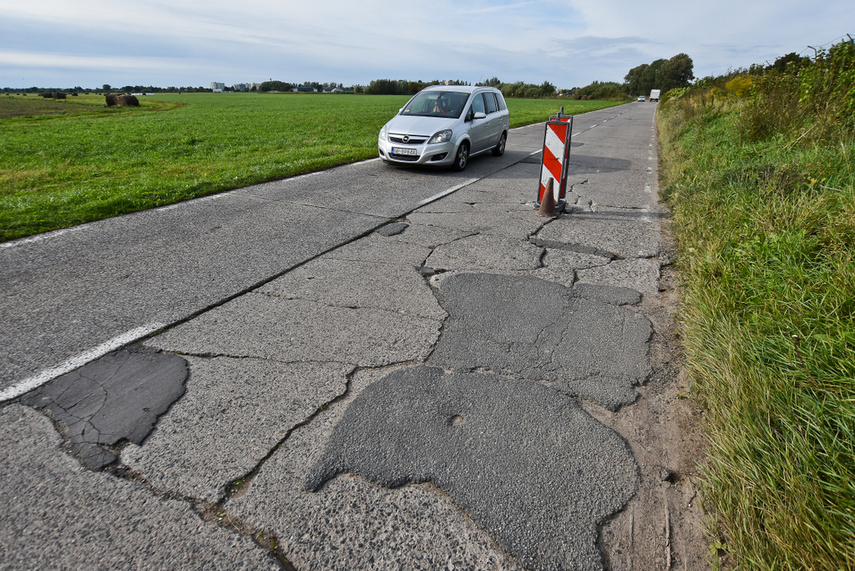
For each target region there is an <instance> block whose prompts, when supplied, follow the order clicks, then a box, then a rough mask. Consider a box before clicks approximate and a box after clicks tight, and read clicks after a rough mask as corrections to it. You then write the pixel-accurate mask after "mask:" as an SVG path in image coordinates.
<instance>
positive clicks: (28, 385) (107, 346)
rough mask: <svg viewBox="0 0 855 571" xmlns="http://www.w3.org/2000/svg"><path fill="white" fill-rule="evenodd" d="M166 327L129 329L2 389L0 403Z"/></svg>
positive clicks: (162, 325)
mask: <svg viewBox="0 0 855 571" xmlns="http://www.w3.org/2000/svg"><path fill="white" fill-rule="evenodd" d="M163 327H166V325H165V324H163V323H149V324H148V325H143V326H142V327H137V328H136V329H131V330H130V331H128V332H126V333H122V334H121V335H118V336H116V337H113V338H112V339H110V340H108V341H106V342H104V343H102V344H100V345H98V346H97V347H93V348H92V349H89V350H88V351H84V352H83V353H80V354H78V355H75V356H73V357H71V358H69V359H67V360H66V361H64V362H63V363H60V364H59V365H56V366H54V367H51V368H49V369H45V370H43V371H41V372H39V373H37V374H35V375H33V376H32V377H28V378H26V379H24V380H23V381H20V382H18V383H17V384H14V385H12V386H11V387H9V388H7V389H3V390H2V391H0V402H3V401H7V400H9V399H13V398H16V397H19V396H21V395H22V394H25V393H28V392H30V391H31V390H33V389H36V388H38V387H40V386H42V385H43V384H45V383H47V382H48V381H52V380H53V379H55V378H57V377H58V376H60V375H64V374H65V373H68V372H69V371H73V370H74V369H76V368H78V367H81V366H83V365H85V364H86V363H88V362H89V361H92V360H95V359H97V358H98V357H103V356H104V355H106V354H107V353H109V352H110V351H115V350H116V349H118V348H119V347H122V346H123V345H127V344H128V343H130V342H132V341H136V340H137V339H140V338H142V337H145V336H146V335H148V334H150V333H153V332H155V331H157V330H158V329H162V328H163Z"/></svg>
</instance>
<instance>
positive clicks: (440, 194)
mask: <svg viewBox="0 0 855 571" xmlns="http://www.w3.org/2000/svg"><path fill="white" fill-rule="evenodd" d="M479 180H481V179H480V178H470V179H469V180H467V181H465V182H462V183H460V184H458V185H457V186H452V187H451V188H447V189H445V190H443V191H442V192H438V193H436V194H434V195H433V196H431V197H428V198H425V199H424V200H422V201H421V202H419V206H424V205H425V204H430V203H431V202H433V201H434V200H439V199H440V198H442V197H443V196H448V195H449V194H451V193H452V192H455V191H458V190H460V189H461V188H463V187H464V186H469V185H470V184H472V183H473V182H478V181H479Z"/></svg>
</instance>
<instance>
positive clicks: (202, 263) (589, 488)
mask: <svg viewBox="0 0 855 571" xmlns="http://www.w3.org/2000/svg"><path fill="white" fill-rule="evenodd" d="M653 110H654V106H646V105H644V104H629V105H624V106H621V107H618V108H614V109H610V110H604V111H600V112H596V113H591V114H587V115H584V116H580V117H577V118H576V121H575V123H576V126H575V130H576V133H575V134H574V142H573V148H572V151H571V173H570V177H569V184H570V191H569V193H568V210H567V212H565V213H564V214H563V215H562V216H560V217H559V218H557V219H554V220H547V219H544V218H540V217H536V216H535V213H534V209H533V200H534V198H535V192H536V188H537V186H536V185H537V181H538V177H539V155H538V154H537V152H538V151H539V146H540V144H541V143H542V125H539V126H537V125H536V126H530V127H527V128H522V129H517V130H515V131H514V132H513V133H512V136H511V138H510V140H509V142H508V151H507V153H506V154H505V156H504V157H501V158H500V159H495V158H493V157H483V158H479V159H475V160H473V161H472V163H471V164H470V167H469V169H468V170H467V171H466V172H465V173H463V174H452V173H444V172H442V173H436V172H432V171H429V172H425V171H412V170H398V169H392V168H389V167H386V166H384V165H382V164H380V163H378V162H377V161H370V162H366V163H360V164H358V165H352V166H349V167H342V168H339V169H332V170H331V171H326V172H325V173H320V174H317V175H312V176H308V177H298V178H297V179H290V180H286V181H279V182H274V183H269V184H266V185H259V186H256V187H250V188H247V189H242V190H240V191H235V192H234V193H228V194H227V195H222V196H219V197H215V198H211V199H203V200H200V201H192V202H190V203H186V204H182V205H177V206H175V207H169V208H166V209H159V210H155V211H150V212H147V213H140V214H137V215H131V216H128V217H123V218H121V219H114V220H109V221H104V222H102V223H96V224H92V225H86V226H85V227H80V228H76V229H72V230H70V231H68V232H63V233H54V234H52V235H49V236H44V237H38V238H36V239H35V240H32V241H19V242H17V243H11V244H9V245H6V247H4V248H3V249H2V250H0V258H3V265H2V267H3V268H4V269H3V271H2V273H0V282H2V283H3V285H4V289H5V292H6V293H5V296H4V298H3V301H2V304H0V307H2V309H3V312H2V315H3V320H4V322H5V323H4V327H2V328H0V335H2V336H5V338H4V339H3V340H2V341H3V344H2V345H0V346H3V347H4V350H3V353H2V355H0V358H2V370H3V378H2V380H0V382H2V385H0V389H2V392H0V396H2V399H3V400H2V404H0V431H2V434H3V438H4V446H3V447H2V463H0V464H2V466H3V468H2V469H0V494H2V496H3V497H4V498H8V499H9V501H7V509H5V510H3V513H0V546H2V547H0V566H2V567H4V568H21V569H24V568H36V567H42V566H45V565H47V566H50V565H54V564H55V566H58V567H80V566H83V567H86V566H93V565H96V563H97V564H101V563H102V562H103V561H110V562H111V563H115V564H116V565H118V566H133V567H179V566H180V567H182V568H199V569H202V568H205V569H211V568H224V569H235V568H248V569H249V568H252V569H256V568H267V567H270V568H277V567H278V568H286V569H292V568H296V569H300V570H308V569H397V568H400V569H523V568H524V569H601V568H604V567H607V568H611V569H621V568H628V569H629V568H633V566H635V568H646V567H644V565H645V562H647V561H652V560H658V559H657V558H659V557H660V554H661V549H662V548H661V547H658V548H655V549H656V550H657V551H656V553H655V554H654V555H653V556H651V557H649V558H646V559H643V558H640V557H642V556H640V555H638V554H637V553H635V552H633V551H632V550H627V555H626V556H623V555H621V553H622V551H621V549H618V548H617V547H612V546H617V545H620V546H623V545H625V544H626V543H627V542H629V543H630V544H632V543H634V542H635V543H640V542H638V541H637V540H636V538H635V536H634V535H633V534H634V533H637V532H635V531H633V530H634V529H635V527H640V526H634V525H628V526H623V527H622V525H623V524H621V523H620V522H621V521H622V518H623V517H624V516H623V515H622V514H625V513H627V512H628V511H632V513H635V509H636V508H635V507H633V508H632V509H631V510H628V509H627V505H628V504H631V503H632V502H633V501H634V500H633V498H635V497H640V496H645V494H644V493H641V492H640V491H639V490H642V491H643V490H646V489H648V488H649V487H650V485H649V484H648V483H647V480H646V479H647V475H646V474H647V468H646V464H647V463H646V461H645V462H644V463H640V462H639V461H638V459H637V457H636V456H637V450H638V446H637V443H636V442H635V441H634V440H628V439H630V438H631V436H630V435H629V434H622V433H621V432H620V431H619V430H616V429H615V428H614V427H612V426H609V424H619V422H617V423H616V422H608V421H606V420H607V419H613V418H616V417H615V415H618V414H620V413H621V411H624V410H632V409H633V407H637V406H638V405H637V404H636V401H637V399H638V398H639V392H638V391H639V390H640V389H639V388H640V387H641V386H642V385H644V384H645V383H646V382H648V380H649V379H650V378H651V376H653V375H654V374H655V370H656V367H653V366H652V365H651V356H650V343H651V337H652V336H653V335H654V330H655V323H654V322H652V321H651V319H650V317H649V316H648V315H647V313H649V309H648V308H649V307H655V306H656V304H657V303H658V302H657V299H658V295H659V279H660V269H661V267H662V265H663V263H667V260H665V261H663V258H662V252H661V248H660V238H659V237H660V218H661V216H662V214H661V212H660V209H659V206H658V205H657V202H656V192H657V185H656V180H657V174H656V162H655V133H654V123H653ZM457 187H459V188H457ZM452 188H456V190H455V191H454V192H452V193H450V194H447V195H444V194H445V193H446V192H447V190H448V189H452ZM439 195H444V196H443V197H442V198H439V199H435V197H436V196H439ZM33 292H35V293H33ZM13 332H14V333H13ZM128 343H131V344H130V345H129V346H128V347H127V348H126V349H121V347H122V346H123V345H126V344H128ZM123 380H124V382H123ZM114 382H116V383H118V384H116V385H113V384H112V383H114ZM138 389H139V390H141V392H142V393H145V395H142V396H138V395H137V390H138ZM142 389H144V390H142ZM68 399H70V400H68ZM48 419H50V420H48ZM51 420H52V421H53V424H51V422H50V421H51ZM87 423H88V424H87ZM116 426H121V430H119V429H117V428H115V427H116ZM152 428H153V430H152ZM102 435H108V436H103V437H102ZM69 454H71V455H75V456H76V457H77V458H78V460H79V462H80V463H78V462H77V461H76V460H73V459H72V456H70V455H69ZM111 462H112V463H111ZM81 463H82V465H83V466H85V467H88V468H90V469H94V470H97V469H99V468H102V467H104V466H105V465H108V464H109V465H108V466H107V468H106V470H105V471H95V472H93V471H87V470H85V469H84V468H83V467H81ZM672 480H674V479H673V478H672ZM666 485H668V486H671V481H669V482H667V483H666ZM687 485H688V484H687ZM681 493H682V491H681ZM84 498H85V499H84ZM659 507H660V506H659V505H658V504H657V505H656V506H654V508H655V509H651V510H648V511H644V510H645V509H646V508H642V512H640V513H647V514H648V515H649V514H650V513H653V512H654V511H655V510H656V509H659ZM49 522H50V523H49ZM607 522H618V523H617V524H614V523H612V524H610V527H609V530H608V533H603V526H604V525H605V524H606V523H607ZM670 529H671V528H670V527H669V528H668V540H667V541H668V542H671V541H672V539H671V531H670ZM627 530H629V531H627ZM645 533H648V532H645ZM657 533H659V531H657V530H656V529H654V530H653V531H650V532H649V533H648V536H649V537H648V536H644V538H643V539H645V540H648V541H650V542H654V543H655V542H656V540H657V539H658V538H657V537H656V534H657ZM93 534H98V539H97V541H98V543H99V546H98V548H97V549H94V550H93V549H90V548H89V547H87V546H86V545H88V543H87V542H91V541H92V540H93ZM627 534H629V535H627ZM165 537H169V538H170V539H169V540H165V539H164V538H165ZM606 537H608V538H609V539H608V540H607V539H605V538H606ZM271 540H273V541H274V542H275V545H276V549H268V548H269V547H270V542H271ZM45 545H51V546H53V547H52V548H51V549H45V548H44V546H45ZM57 549H59V550H61V552H62V553H61V555H60V556H59V557H57V556H56V555H54V552H55V551H56V550H57ZM636 549H637V551H638V552H639V553H641V550H642V549H645V547H638V548H636ZM666 549H667V550H668V553H667V555H668V557H667V559H668V561H672V552H673V551H674V548H673V547H671V546H670V545H668V546H666Z"/></svg>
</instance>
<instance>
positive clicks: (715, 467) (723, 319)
mask: <svg viewBox="0 0 855 571" xmlns="http://www.w3.org/2000/svg"><path fill="white" fill-rule="evenodd" d="M727 80H729V81H727ZM725 82H726V83H725ZM719 83H720V85H719V86H718V87H717V88H713V89H698V88H695V89H690V90H685V91H680V92H676V93H675V92H672V93H671V94H668V95H670V96H672V97H671V98H670V99H668V100H666V101H665V102H663V103H661V104H660V109H659V116H658V122H659V129H660V141H661V147H662V152H661V155H660V156H661V162H662V165H661V168H662V179H663V180H662V182H663V189H664V194H665V196H666V199H667V201H668V203H669V204H670V206H671V207H672V210H673V214H674V222H675V234H676V237H677V240H678V243H679V249H680V252H679V267H680V269H681V272H682V276H683V280H684V283H683V291H682V297H683V304H684V307H683V311H682V316H681V320H682V323H683V335H684V344H685V347H686V352H687V359H688V363H689V367H690V374H691V376H692V379H693V390H694V391H695V392H696V394H697V396H698V397H699V400H700V402H701V403H702V404H703V405H704V407H705V408H706V411H707V414H706V421H707V426H708V434H709V451H708V461H707V464H706V466H705V468H704V477H703V488H704V496H705V502H706V506H707V508H708V509H709V510H710V511H711V512H712V513H713V514H714V516H715V520H716V526H717V529H715V530H714V532H715V533H716V536H717V537H718V538H721V539H722V541H723V542H722V543H717V541H716V542H713V550H712V551H711V553H713V554H715V553H716V552H717V551H718V553H719V554H721V553H724V552H726V553H728V554H729V555H728V557H725V558H724V559H721V560H720V561H719V562H720V563H722V564H723V565H724V566H728V565H730V564H734V563H735V564H736V565H738V568H740V569H782V570H783V569H828V570H839V569H853V568H855V46H853V45H852V44H851V43H845V44H839V45H838V46H835V47H834V48H832V50H830V51H829V53H820V56H819V57H818V58H817V60H816V61H814V62H811V63H809V64H808V65H807V66H805V67H802V68H801V69H796V68H790V69H789V71H787V72H786V73H774V72H767V73H766V74H765V75H754V76H749V75H744V76H738V77H734V76H731V77H728V78H721V81H720V82H719ZM716 548H718V550H717V549H716Z"/></svg>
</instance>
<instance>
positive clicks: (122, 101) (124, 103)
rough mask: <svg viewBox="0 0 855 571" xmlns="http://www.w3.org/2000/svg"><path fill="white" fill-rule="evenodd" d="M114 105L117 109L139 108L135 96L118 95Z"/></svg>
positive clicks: (138, 101)
mask: <svg viewBox="0 0 855 571" xmlns="http://www.w3.org/2000/svg"><path fill="white" fill-rule="evenodd" d="M116 105H118V106H119V107H139V106H140V100H139V99H137V96H136V95H119V97H117V98H116Z"/></svg>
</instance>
